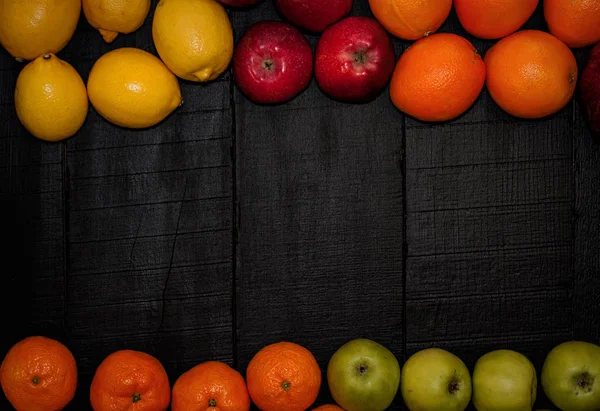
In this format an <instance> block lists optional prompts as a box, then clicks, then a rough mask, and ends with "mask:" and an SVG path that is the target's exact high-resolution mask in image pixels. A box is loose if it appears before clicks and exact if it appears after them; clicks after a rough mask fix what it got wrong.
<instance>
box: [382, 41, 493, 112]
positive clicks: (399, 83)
mask: <svg viewBox="0 0 600 411" xmlns="http://www.w3.org/2000/svg"><path fill="white" fill-rule="evenodd" d="M485 72H486V70H485V64H484V63H483V59H482V58H481V56H480V55H479V53H477V50H476V49H475V47H474V46H473V45H472V44H471V43H470V42H469V41H468V40H467V39H465V38H463V37H460V36H458V35H456V34H451V33H440V34H434V35H432V36H429V37H426V38H423V39H421V40H419V41H417V42H415V43H414V44H413V45H412V46H411V47H409V48H408V50H406V51H405V52H404V54H402V56H401V57H400V60H398V63H397V64H396V68H395V69H394V74H393V75H392V82H391V84H390V97H391V99H392V102H393V103H394V105H395V106H396V107H397V108H398V109H400V110H402V111H403V112H404V113H406V114H408V115H410V116H413V117H415V118H417V119H419V120H421V121H431V122H433V121H447V120H451V119H453V118H456V117H458V116H459V115H461V114H462V113H464V112H465V111H467V110H468V109H469V107H471V106H472V105H473V103H474V102H475V100H477V97H478V96H479V94H480V93H481V90H482V89H483V86H484V83H485Z"/></svg>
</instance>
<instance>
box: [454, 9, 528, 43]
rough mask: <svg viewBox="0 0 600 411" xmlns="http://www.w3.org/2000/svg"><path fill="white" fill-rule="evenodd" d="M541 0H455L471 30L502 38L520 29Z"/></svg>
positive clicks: (475, 33)
mask: <svg viewBox="0 0 600 411" xmlns="http://www.w3.org/2000/svg"><path fill="white" fill-rule="evenodd" d="M538 3H539V0H454V8H455V9H456V14H457V15H458V19H459V20H460V23H461V24H462V26H463V27H464V28H465V30H467V32H468V33H470V34H472V35H473V36H477V37H479V38H482V39H499V38H501V37H506V36H508V35H509V34H512V33H514V32H515V31H517V30H518V29H519V28H520V27H521V26H522V25H523V24H525V23H526V22H527V20H529V18H530V17H531V16H532V15H533V12H534V11H535V9H536V7H537V5H538Z"/></svg>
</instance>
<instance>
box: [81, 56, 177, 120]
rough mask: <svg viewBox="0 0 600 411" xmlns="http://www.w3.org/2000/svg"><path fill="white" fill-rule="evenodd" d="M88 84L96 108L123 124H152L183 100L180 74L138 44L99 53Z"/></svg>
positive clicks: (103, 115)
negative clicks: (176, 74)
mask: <svg viewBox="0 0 600 411" xmlns="http://www.w3.org/2000/svg"><path fill="white" fill-rule="evenodd" d="M87 88H88V96H89V97H90V101H91V103H92V106H94V108H95V109H96V111H97V112H98V113H99V114H100V115H101V116H102V117H104V118H105V119H106V120H108V121H110V122H111V123H114V124H116V125H118V126H121V127H127V128H146V127H151V126H153V125H155V124H158V123H160V122H161V121H162V120H164V119H165V118H166V117H167V116H168V115H169V114H171V113H172V112H173V110H175V109H176V108H177V107H178V106H179V105H180V104H181V90H180V88H179V82H178V81H177V77H175V75H174V74H173V73H171V72H170V71H169V69H168V68H167V67H165V65H164V64H163V63H162V61H160V59H158V57H156V56H154V55H152V54H150V53H148V52H147V51H144V50H140V49H136V48H130V47H126V48H121V49H116V50H113V51H110V52H108V53H106V54H105V55H103V56H102V57H100V58H99V59H98V61H96V63H95V64H94V67H92V71H91V72H90V76H89V78H88V84H87Z"/></svg>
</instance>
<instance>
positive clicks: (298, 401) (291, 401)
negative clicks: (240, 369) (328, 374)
mask: <svg viewBox="0 0 600 411" xmlns="http://www.w3.org/2000/svg"><path fill="white" fill-rule="evenodd" d="M321 379H322V376H321V369H320V368H319V364H317V360H315V357H314V356H313V355H312V354H311V352H310V351H308V350H307V349H306V348H304V347H302V346H301V345H298V344H294V343H291V342H279V343H275V344H271V345H268V346H266V347H264V348H262V349H261V350H260V351H259V352H258V353H256V355H255V356H254V357H253V358H252V360H251V361H250V364H248V369H247V370H246V381H247V383H248V392H249V393H250V397H251V398H252V401H254V403H255V404H256V405H257V406H258V408H260V409H261V410H262V411H282V410H285V411H304V410H306V409H307V408H308V407H309V406H310V405H311V404H312V403H313V402H315V400H316V398H317V395H318V394H319V389H320V387H321Z"/></svg>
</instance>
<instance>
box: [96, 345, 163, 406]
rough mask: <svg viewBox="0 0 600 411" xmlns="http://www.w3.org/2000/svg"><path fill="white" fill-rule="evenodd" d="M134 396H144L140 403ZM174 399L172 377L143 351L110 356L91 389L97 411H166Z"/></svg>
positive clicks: (122, 352) (125, 351)
mask: <svg viewBox="0 0 600 411" xmlns="http://www.w3.org/2000/svg"><path fill="white" fill-rule="evenodd" d="M134 394H139V395H140V396H141V399H140V400H139V401H137V402H136V403H134V402H133V395H134ZM170 399H171V387H170V386H169V377H168V376H167V372H166V371H165V369H164V368H163V366H162V364H161V363H160V362H159V361H158V360H157V359H156V358H154V357H153V356H151V355H149V354H146V353H143V352H139V351H130V350H122V351H116V352H114V353H112V354H111V355H109V356H108V357H106V358H105V359H104V361H102V363H101V364H100V366H99V367H98V369H97V370H96V374H95V375H94V379H93V380H92V386H91V389H90V401H91V403H92V408H93V409H94V411H164V410H166V409H167V407H168V406H169V402H170Z"/></svg>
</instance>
